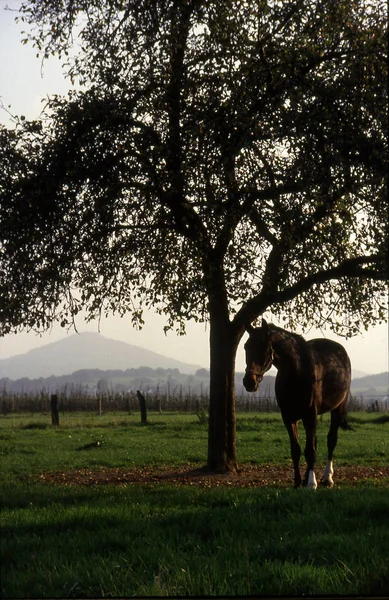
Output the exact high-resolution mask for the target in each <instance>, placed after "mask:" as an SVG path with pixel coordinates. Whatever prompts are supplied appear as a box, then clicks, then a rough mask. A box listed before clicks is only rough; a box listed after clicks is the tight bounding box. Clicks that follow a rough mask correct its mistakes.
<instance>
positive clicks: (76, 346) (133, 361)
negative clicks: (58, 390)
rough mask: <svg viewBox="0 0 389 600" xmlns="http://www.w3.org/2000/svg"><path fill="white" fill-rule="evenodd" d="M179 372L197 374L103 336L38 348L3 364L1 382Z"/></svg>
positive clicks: (192, 367)
mask: <svg viewBox="0 0 389 600" xmlns="http://www.w3.org/2000/svg"><path fill="white" fill-rule="evenodd" d="M143 366H145V367H151V368H153V369H155V368H158V367H159V368H163V369H179V371H180V372H181V373H188V374H191V373H195V372H196V371H197V369H199V368H201V367H200V365H192V364H187V363H184V362H181V361H179V360H175V359H174V358H169V357H167V356H164V355H162V354H158V353H157V352H152V351H150V350H146V349H145V348H141V347H140V346H134V345H132V344H126V343H125V342H119V341H117V340H112V339H109V338H106V337H104V336H103V335H101V334H100V333H81V334H75V335H71V336H69V337H67V338H64V339H63V340H60V341H58V342H53V343H51V344H47V345H45V346H42V347H41V348H35V349H34V350H30V351H29V352H26V353H25V354H19V355H18V356H13V357H11V358H4V359H1V360H0V378H3V377H8V378H10V379H20V378H22V377H29V378H38V377H50V376H51V375H56V376H59V375H68V374H70V373H73V372H74V371H78V370H80V369H103V370H106V369H123V370H125V369H131V368H138V367H143Z"/></svg>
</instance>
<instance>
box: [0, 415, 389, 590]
mask: <svg viewBox="0 0 389 600" xmlns="http://www.w3.org/2000/svg"><path fill="white" fill-rule="evenodd" d="M387 417H388V415H373V414H369V415H367V414H362V413H355V414H352V415H351V416H350V422H351V424H352V426H353V427H354V431H345V432H341V433H340V436H339V442H338V447H337V450H336V463H335V467H336V466H337V465H338V466H341V465H355V466H363V465H364V466H374V467H383V468H384V467H387V466H388V465H389V447H388V446H389V445H388V432H389V418H387ZM139 421H140V418H139V415H137V414H134V415H125V414H124V413H122V414H116V415H115V414H107V415H102V416H100V417H97V416H88V415H81V414H76V415H61V426H60V427H59V428H52V427H51V426H50V424H49V417H48V416H43V415H40V416H37V415H13V416H11V415H9V416H7V417H6V418H2V419H1V420H0V456H1V527H2V535H1V552H2V557H1V558H2V560H1V564H2V572H1V594H2V597H13V598H15V597H21V598H23V597H25V598H31V597H96V596H97V597H102V596H108V597H110V596H116V597H117V596H131V595H140V596H142V595H145V596H150V595H158V596H160V595H171V596H175V595H179V596H183V595H227V594H228V595H252V594H255V595H298V596H301V595H303V594H304V595H350V594H351V595H388V594H389V480H388V479H386V480H385V479H384V480H380V482H378V481H374V479H372V480H367V481H366V480H365V481H361V482H360V484H359V485H357V486H353V487H351V486H348V485H347V484H342V485H341V486H340V487H336V488H334V489H331V490H330V489H318V490H316V492H310V491H309V490H306V489H300V490H294V489H292V488H285V487H282V486H279V487H277V486H274V487H271V488H267V487H261V488H247V489H246V488H237V487H233V488H229V487H222V486H214V487H210V488H200V487H198V486H196V485H185V486H173V485H167V484H162V483H154V484H148V485H142V483H139V484H137V485H110V484H106V485H91V486H79V485H71V484H70V485H61V484H59V483H55V482H54V483H53V482H51V483H48V482H47V480H46V479H44V478H41V477H40V475H42V474H44V473H46V472H48V471H49V472H55V473H58V474H61V473H67V472H69V471H72V470H77V469H88V470H90V471H92V472H93V471H94V470H100V471H101V470H102V469H103V470H104V469H112V468H116V469H126V470H128V469H132V468H136V467H137V468H139V467H144V466H150V465H153V466H158V465H161V466H162V465H170V466H171V467H172V468H176V467H181V468H182V467H185V466H186V465H188V466H189V465H190V466H191V467H193V466H196V465H197V466H200V465H202V464H204V462H205V459H206V449H207V428H206V425H204V424H201V423H200V422H199V419H198V418H197V417H196V415H177V414H162V415H159V414H151V415H150V423H151V425H150V426H149V427H142V426H141V425H140V424H139ZM327 430H328V419H327V417H324V418H323V420H322V422H320V423H319V435H318V462H319V463H321V464H323V463H324V462H325V437H326V434H327ZM237 447H238V460H239V462H240V463H241V464H243V465H244V464H251V465H252V464H254V465H255V464H258V465H260V464H261V463H264V464H277V465H290V457H289V443H288V438H287V434H286V431H285V429H284V427H283V425H282V422H281V419H280V416H279V415H278V414H258V415H253V414H250V415H247V414H244V415H240V416H239V417H238V424H237ZM334 478H335V481H336V468H335V477H334ZM290 482H291V484H292V473H291V475H290Z"/></svg>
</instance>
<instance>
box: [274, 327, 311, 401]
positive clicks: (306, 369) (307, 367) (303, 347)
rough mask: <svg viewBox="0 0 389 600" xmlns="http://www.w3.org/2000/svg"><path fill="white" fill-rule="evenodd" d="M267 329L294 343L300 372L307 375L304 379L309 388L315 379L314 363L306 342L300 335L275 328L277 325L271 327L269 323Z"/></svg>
mask: <svg viewBox="0 0 389 600" xmlns="http://www.w3.org/2000/svg"><path fill="white" fill-rule="evenodd" d="M269 329H270V331H274V332H277V333H279V334H280V337H281V339H282V340H285V341H287V340H288V339H291V340H293V341H294V342H295V345H294V346H295V347H297V350H298V354H299V360H300V365H301V371H302V372H303V373H304V374H308V373H309V377H307V378H306V381H307V389H308V386H311V385H312V383H313V381H314V379H315V362H314V358H313V355H312V352H311V349H310V347H309V345H308V342H307V341H306V340H305V339H304V338H303V336H302V335H299V334H298V333H293V332H292V331H287V330H286V329H282V327H277V325H273V324H272V323H269Z"/></svg>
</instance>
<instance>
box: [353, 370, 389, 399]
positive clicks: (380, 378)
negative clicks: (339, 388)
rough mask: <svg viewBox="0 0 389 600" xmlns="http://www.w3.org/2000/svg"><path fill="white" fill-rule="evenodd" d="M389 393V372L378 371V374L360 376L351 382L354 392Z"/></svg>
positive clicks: (364, 393) (366, 393) (362, 393)
mask: <svg viewBox="0 0 389 600" xmlns="http://www.w3.org/2000/svg"><path fill="white" fill-rule="evenodd" d="M374 392H375V393H377V394H385V395H388V394H389V373H388V372H385V373H378V374H377V375H366V376H365V377H358V378H357V379H353V380H352V382H351V393H352V394H361V395H368V394H374Z"/></svg>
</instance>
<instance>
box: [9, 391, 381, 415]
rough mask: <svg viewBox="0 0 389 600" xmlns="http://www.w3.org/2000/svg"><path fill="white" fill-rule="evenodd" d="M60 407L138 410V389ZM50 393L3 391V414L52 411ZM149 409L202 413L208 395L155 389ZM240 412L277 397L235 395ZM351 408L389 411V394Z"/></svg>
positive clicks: (265, 406)
mask: <svg viewBox="0 0 389 600" xmlns="http://www.w3.org/2000/svg"><path fill="white" fill-rule="evenodd" d="M57 397H58V410H59V412H62V413H65V412H66V413H68V412H97V413H101V411H103V412H110V411H120V412H122V411H123V412H128V413H131V412H136V411H138V410H139V400H138V398H137V395H136V392H135V391H129V392H104V393H100V394H96V395H95V396H90V395H88V394H70V395H69V394H68V395H67V394H65V393H58V394H57ZM50 398H51V394H49V393H48V392H45V391H42V392H40V393H39V394H37V393H36V392H30V393H10V392H3V393H2V394H0V409H1V413H2V414H3V415H7V414H8V413H22V412H31V413H49V412H50ZM145 399H146V407H147V410H150V411H157V412H164V411H167V412H169V411H171V412H172V411H180V412H191V413H195V412H199V411H207V410H208V404H209V397H208V395H207V394H200V395H199V394H191V393H190V392H189V393H186V394H183V393H182V390H180V393H179V394H177V395H173V394H172V393H170V394H167V393H162V394H161V393H159V392H158V391H157V392H153V393H149V394H145ZM235 402H236V409H237V411H238V412H279V408H278V405H277V402H276V400H275V398H274V397H272V396H270V395H269V396H267V397H262V396H259V394H248V393H241V394H238V395H237V396H236V398H235ZM348 410H349V411H368V412H388V410H389V401H388V396H383V395H382V396H380V395H376V396H369V398H368V399H367V398H366V397H363V396H351V397H350V400H349V405H348Z"/></svg>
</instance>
